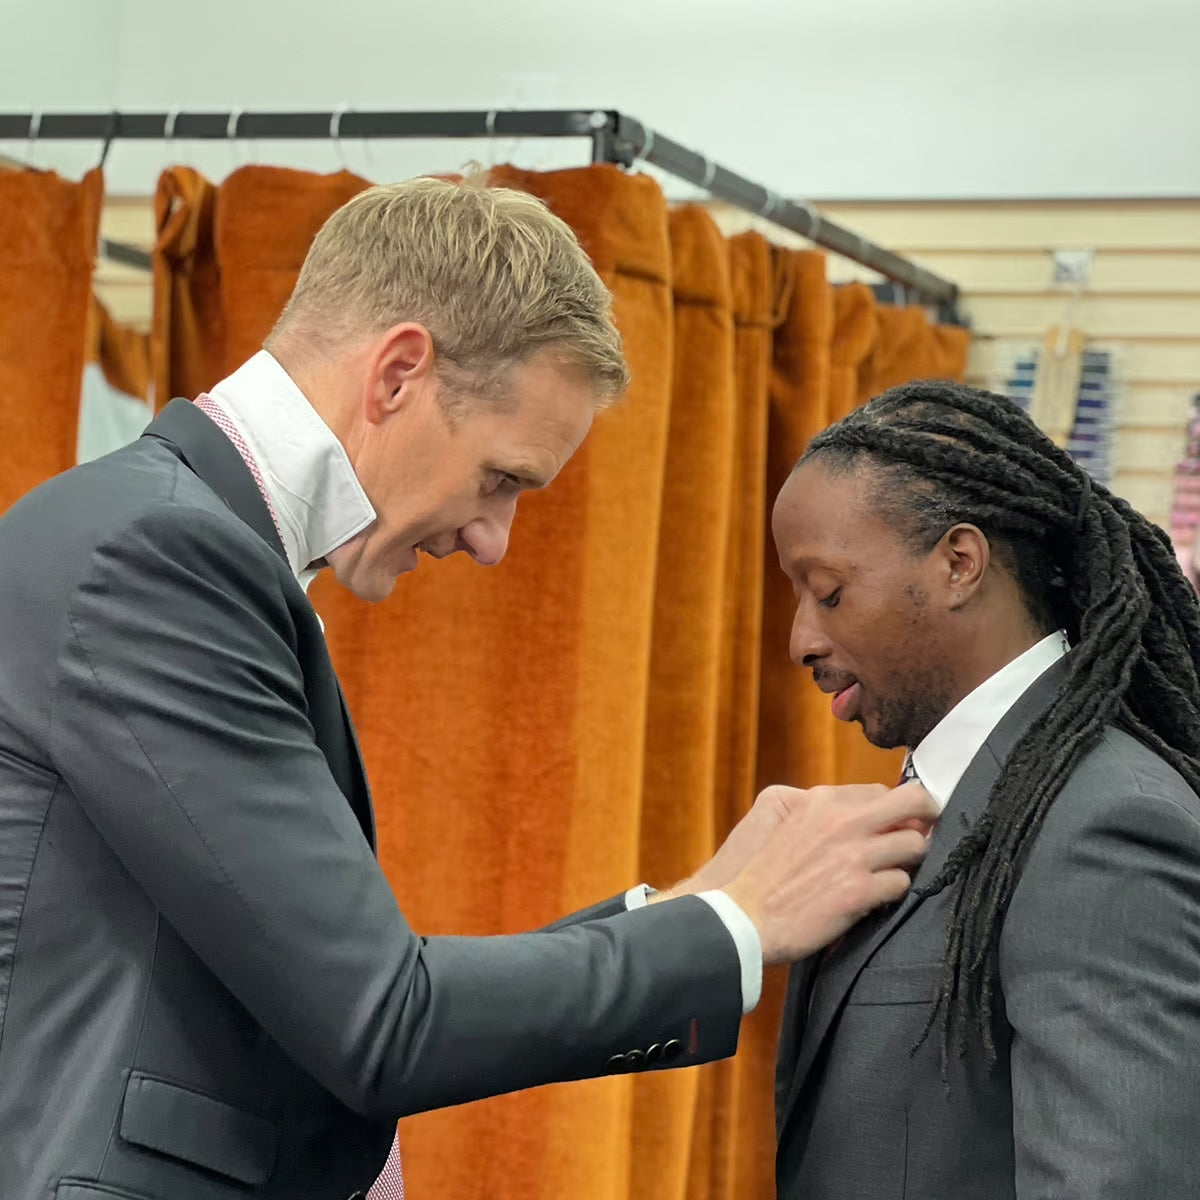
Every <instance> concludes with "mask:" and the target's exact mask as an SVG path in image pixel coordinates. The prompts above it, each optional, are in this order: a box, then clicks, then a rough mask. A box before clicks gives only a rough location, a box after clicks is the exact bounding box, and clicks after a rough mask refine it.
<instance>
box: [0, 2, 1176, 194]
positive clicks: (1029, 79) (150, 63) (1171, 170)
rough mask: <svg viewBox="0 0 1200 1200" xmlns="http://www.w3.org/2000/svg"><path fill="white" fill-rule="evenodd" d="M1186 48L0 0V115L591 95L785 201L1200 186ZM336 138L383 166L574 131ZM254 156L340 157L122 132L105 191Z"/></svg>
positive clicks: (1019, 10) (353, 153) (1046, 18)
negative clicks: (182, 168) (171, 171)
mask: <svg viewBox="0 0 1200 1200" xmlns="http://www.w3.org/2000/svg"><path fill="white" fill-rule="evenodd" d="M1198 52H1200V3H1197V0H1140V2H1139V3H1136V4H1134V3H1130V2H1129V0H992V2H990V3H988V2H986V0H971V2H965V3H964V2H963V0H821V2H820V3H816V2H814V0H604V2H603V3H588V4H584V3H580V2H579V0H557V2H555V0H443V2H441V3H438V2H430V0H422V2H421V3H415V2H413V0H337V2H334V0H207V2H206V3H205V4H203V5H195V4H184V3H181V2H179V0H174V2H171V0H0V65H2V67H3V69H2V70H0V110H5V111H14V110H26V109H29V108H40V109H55V108H57V109H66V108H93V109H108V108H112V107H120V108H123V109H129V110H134V109H163V108H167V107H170V106H172V105H175V106H179V107H183V108H212V109H227V108H230V107H241V108H246V109H252V108H254V109H266V108H281V109H296V108H309V109H313V108H319V109H324V108H332V107H335V106H337V105H339V104H349V105H352V106H354V107H357V108H373V107H374V108H393V109H394V108H484V109H486V108H492V107H505V106H510V105H511V106H519V105H525V106H546V107H574V106H588V107H590V106H596V105H598V106H602V107H612V108H620V109H623V110H625V111H627V112H629V113H631V114H632V115H634V116H637V117H639V118H641V119H643V120H644V121H646V122H647V123H649V124H651V125H653V126H656V127H658V128H660V129H661V130H662V132H664V133H666V134H668V135H669V136H671V137H674V138H676V139H677V140H679V141H681V142H683V143H685V144H687V145H691V146H694V147H695V148H697V149H700V150H703V151H704V152H706V153H708V154H709V155H710V156H711V157H713V158H715V159H717V160H719V161H721V162H723V163H724V164H725V165H728V166H730V167H732V168H733V169H735V170H738V171H741V172H742V173H744V174H746V175H749V176H750V177H752V178H756V179H759V180H761V181H762V182H764V183H767V184H769V185H770V186H772V187H773V188H775V189H776V190H779V191H782V192H786V193H788V194H792V195H799V196H804V195H807V196H812V197H816V198H835V197H836V198H862V199H870V198H902V197H908V198H938V197H955V198H973V197H989V198H1004V197H1023V196H1024V197H1054V196H1089V195H1090V196H1109V197H1117V196H1148V195H1154V196H1180V195H1189V194H1190V195H1197V194H1200V58H1198ZM0 151H4V152H7V153H10V154H16V155H18V156H23V154H24V146H23V145H22V144H20V143H17V144H13V143H8V144H0ZM96 153H97V148H96V147H95V146H87V145H70V146H68V145H66V144H58V145H57V146H54V145H51V144H45V145H43V146H41V147H39V148H38V151H37V156H36V157H37V161H38V162H40V163H41V164H43V165H56V166H60V167H61V168H62V169H64V170H67V171H69V172H77V171H79V170H81V169H83V168H84V167H86V166H87V165H89V164H90V163H92V162H94V161H95V158H96ZM343 153H344V155H345V157H346V159H347V161H348V163H349V165H350V166H351V167H352V168H353V169H356V170H359V171H361V172H362V173H364V174H367V175H369V176H371V177H373V178H379V179H381V178H385V177H397V176H402V175H407V174H412V173H414V172H417V171H423V170H436V169H443V168H447V167H454V166H457V165H459V164H461V163H462V162H463V161H464V160H465V159H466V158H468V157H470V156H472V155H475V156H478V157H481V158H488V157H492V156H494V157H498V158H515V159H516V160H517V161H519V162H522V163H525V164H527V165H552V164H555V163H560V164H564V165H565V164H567V163H578V162H581V161H585V155H586V147H585V146H584V145H583V144H582V143H580V144H576V145H573V146H571V145H562V144H560V145H558V146H549V145H547V144H546V143H527V144H525V145H522V146H517V147H515V148H514V147H513V146H512V145H511V144H508V143H505V144H502V145H499V146H497V147H494V148H490V149H489V148H488V147H486V146H484V145H482V144H480V143H458V144H449V145H447V144H445V143H441V144H425V145H415V146H414V145H413V144H403V143H394V144H390V145H389V144H379V143H376V144H374V145H373V147H372V150H371V153H370V157H368V155H367V152H366V151H364V149H363V147H362V145H361V144H359V145H354V144H347V145H346V146H345V147H344V150H343ZM251 158H256V159H257V160H258V161H263V162H279V163H292V164H295V165H298V166H306V167H309V168H312V169H317V170H333V169H336V168H337V166H338V165H339V156H338V154H337V152H336V150H335V148H334V147H333V146H331V145H299V144H288V143H274V144H271V145H263V146H259V147H257V148H254V149H250V148H248V147H243V148H240V149H239V148H233V147H229V146H224V145H221V146H217V147H213V146H197V145H195V144H191V145H179V146H177V147H164V146H160V145H138V144H132V143H119V144H117V145H116V146H114V148H113V150H112V152H111V154H110V158H109V170H108V178H109V186H110V190H112V191H114V192H132V193H139V192H140V193H145V192H146V191H148V190H149V189H150V188H151V187H152V185H153V181H154V178H155V176H156V174H157V171H158V170H159V168H160V167H161V166H163V165H165V163H166V162H168V161H172V160H179V159H186V160H187V161H190V162H193V163H195V164H196V165H197V166H199V167H201V168H202V169H204V170H206V171H207V172H208V173H209V174H210V175H213V176H215V177H220V176H223V175H224V174H225V173H227V172H228V171H229V170H230V169H231V168H232V167H233V166H235V165H237V164H238V163H239V162H240V161H248V160H250V159H251Z"/></svg>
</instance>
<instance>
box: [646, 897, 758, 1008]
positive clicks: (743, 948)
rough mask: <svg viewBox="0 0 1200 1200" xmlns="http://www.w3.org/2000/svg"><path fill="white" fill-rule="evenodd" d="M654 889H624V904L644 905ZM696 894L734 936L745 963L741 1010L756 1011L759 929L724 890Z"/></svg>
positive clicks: (743, 967) (738, 953) (741, 960)
mask: <svg viewBox="0 0 1200 1200" xmlns="http://www.w3.org/2000/svg"><path fill="white" fill-rule="evenodd" d="M653 891H654V889H653V888H652V887H650V886H649V885H648V884H645V883H639V884H638V885H637V887H631V888H630V889H629V891H627V892H626V893H625V907H626V908H627V909H629V911H630V912H632V911H633V910H634V909H635V908H645V907H646V904H647V903H648V902H649V897H650V895H651V893H652V892H653ZM696 897H697V899H699V900H703V901H704V902H705V904H707V905H708V906H709V908H711V909H712V910H713V912H715V913H716V914H717V916H718V917H720V918H721V922H722V924H723V925H724V926H725V928H726V929H728V930H729V936H730V937H731V938H733V944H734V946H735V948H736V949H737V955H738V961H739V962H740V963H741V965H742V1013H743V1015H744V1014H746V1013H748V1012H753V1011H754V1010H755V1009H756V1008H757V1007H758V1002H759V1000H760V999H761V998H762V976H763V954H762V939H761V938H760V937H759V936H758V929H757V928H756V926H755V924H754V922H753V921H752V920H750V918H749V917H748V916H746V914H745V913H744V912H743V911H742V906H741V905H740V904H738V902H737V901H736V900H733V899H731V898H730V897H729V896H728V895H726V894H725V893H724V892H720V891H711V892H697V893H696Z"/></svg>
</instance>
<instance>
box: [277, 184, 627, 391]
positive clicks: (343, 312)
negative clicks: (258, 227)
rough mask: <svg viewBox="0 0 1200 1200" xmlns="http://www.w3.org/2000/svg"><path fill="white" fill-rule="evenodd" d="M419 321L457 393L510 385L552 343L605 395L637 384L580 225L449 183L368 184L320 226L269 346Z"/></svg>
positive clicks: (339, 338)
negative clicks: (518, 367) (509, 373)
mask: <svg viewBox="0 0 1200 1200" xmlns="http://www.w3.org/2000/svg"><path fill="white" fill-rule="evenodd" d="M405 321H412V322H416V323H419V324H421V325H424V326H425V328H426V329H428V330H429V333H430V335H431V336H432V338H433V344H434V349H435V352H436V355H437V369H438V370H439V372H440V373H441V374H442V375H443V376H445V377H446V380H447V385H448V387H449V389H450V391H451V393H457V394H459V395H461V394H463V393H487V392H496V391H499V390H501V389H502V388H503V385H504V377H505V373H506V370H507V368H508V367H509V366H511V365H512V364H514V363H520V362H524V361H526V360H528V359H529V358H531V357H532V356H533V355H534V354H536V353H537V352H538V351H539V350H542V349H543V348H548V349H550V350H551V351H552V352H553V353H554V354H555V355H556V356H557V357H559V359H560V360H561V361H563V362H564V363H566V364H570V365H574V366H576V367H578V368H580V369H582V370H583V371H584V372H585V373H586V375H587V377H588V378H589V379H590V380H591V382H592V384H593V386H594V387H595V389H596V398H597V402H598V403H600V404H604V403H607V402H609V401H611V400H614V399H616V398H617V397H618V396H619V395H620V394H621V393H622V392H623V391H624V390H625V389H626V387H627V386H628V384H629V370H628V367H627V366H626V364H625V358H624V355H623V354H622V350H621V338H620V335H619V334H618V333H617V329H616V325H615V324H614V323H613V317H612V296H611V295H610V293H609V291H608V289H607V288H606V287H605V286H604V283H603V282H602V281H601V279H600V276H599V275H597V274H596V271H595V268H594V267H593V266H592V264H591V263H590V262H589V261H588V258H587V255H586V254H585V253H584V251H583V249H582V247H581V246H580V245H579V241H578V239H577V238H576V237H575V234H574V233H573V232H572V231H571V229H570V227H569V226H568V225H567V224H566V223H565V222H563V221H561V220H560V219H559V218H558V217H556V216H555V215H554V214H553V213H551V212H550V210H549V209H548V208H547V207H546V206H545V205H544V204H543V203H542V202H541V201H540V200H538V199H536V198H535V197H533V196H530V195H527V194H526V193H524V192H517V191H512V190H510V189H506V188H484V187H479V186H475V185H474V184H455V183H449V182H446V181H445V180H439V179H413V180H409V181H407V182H405V183H393V184H386V185H383V186H380V187H373V188H369V189H367V190H366V191H364V192H361V193H360V194H359V195H357V196H355V197H354V199H353V200H351V201H350V202H349V203H348V204H345V205H343V206H342V207H341V208H339V209H338V210H337V212H335V213H334V214H333V215H332V216H331V217H330V218H329V220H327V221H326V222H325V224H324V226H323V227H322V228H321V230H320V232H319V233H318V234H317V236H316V238H315V239H314V241H313V244H312V246H311V248H310V249H309V252H308V256H307V257H306V258H305V260H304V266H303V267H302V268H301V270H300V277H299V279H298V280H297V283H296V287H295V290H294V291H293V292H292V296H291V299H290V300H289V301H288V304H287V307H286V308H285V309H284V311H283V315H282V316H281V317H280V318H279V321H278V323H277V324H276V326H275V329H274V330H273V331H272V333H271V337H270V338H269V339H268V340H267V346H268V348H271V346H272V343H273V342H275V341H278V340H279V339H284V340H286V342H287V343H288V345H289V346H292V347H295V348H297V349H299V350H301V351H302V352H307V351H316V352H318V353H321V352H325V351H328V350H331V349H334V348H336V347H337V346H338V345H340V344H344V343H345V342H346V341H348V340H350V339H353V338H357V337H361V336H363V335H370V334H373V333H382V332H383V331H384V330H386V329H390V328H391V327H392V326H393V325H397V324H399V323H401V322H405Z"/></svg>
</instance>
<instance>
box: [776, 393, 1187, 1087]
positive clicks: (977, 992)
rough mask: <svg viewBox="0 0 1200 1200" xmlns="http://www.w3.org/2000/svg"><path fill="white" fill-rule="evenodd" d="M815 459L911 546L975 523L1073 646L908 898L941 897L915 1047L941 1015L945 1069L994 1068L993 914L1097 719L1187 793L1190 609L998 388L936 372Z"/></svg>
mask: <svg viewBox="0 0 1200 1200" xmlns="http://www.w3.org/2000/svg"><path fill="white" fill-rule="evenodd" d="M811 459H820V460H822V461H823V462H825V463H827V464H828V465H829V466H830V467H832V468H833V469H834V470H857V469H858V467H859V466H867V467H868V468H869V470H870V471H871V472H872V475H871V476H870V477H869V478H870V480H871V485H872V499H873V501H874V503H875V508H876V511H877V512H878V513H879V515H880V516H881V517H882V518H883V519H884V520H886V521H887V522H888V523H889V524H891V525H893V526H894V527H895V528H896V529H897V530H898V531H899V532H900V533H901V535H902V536H903V537H904V539H905V542H906V544H907V545H908V546H909V547H910V549H912V550H913V551H914V552H926V553H927V552H928V551H930V550H932V549H933V547H934V546H935V545H936V544H937V543H938V541H939V540H940V539H941V537H942V536H943V534H945V533H946V531H947V530H948V529H950V528H952V527H953V526H954V525H957V524H959V523H961V522H965V523H968V524H971V525H975V526H977V527H978V528H979V529H980V530H981V531H982V532H983V534H984V535H985V536H986V537H987V539H988V542H989V544H990V545H991V547H992V551H993V554H994V556H995V557H996V558H997V559H998V560H999V561H1000V563H1001V564H1002V565H1003V566H1004V567H1005V568H1006V569H1007V570H1008V571H1009V573H1010V574H1011V575H1012V576H1013V577H1014V578H1015V580H1016V581H1017V584H1018V586H1019V588H1020V591H1021V594H1022V596H1023V598H1024V601H1025V604H1026V606H1027V608H1028V610H1029V614H1030V616H1031V617H1032V619H1033V620H1034V622H1035V623H1036V624H1037V625H1038V626H1039V628H1041V629H1043V630H1044V631H1046V632H1052V631H1053V630H1054V629H1055V628H1062V629H1064V630H1065V631H1066V633H1067V636H1068V638H1069V639H1070V641H1071V644H1072V652H1071V654H1070V655H1069V656H1068V658H1067V660H1066V676H1065V679H1064V682H1063V683H1062V685H1061V687H1060V689H1059V691H1058V693H1057V695H1056V696H1055V698H1054V700H1053V701H1052V703H1051V705H1050V707H1049V708H1048V709H1047V710H1046V712H1045V713H1044V715H1043V717H1042V719H1040V720H1039V721H1037V722H1036V723H1034V725H1033V726H1032V727H1031V728H1030V729H1029V730H1028V731H1027V732H1026V733H1025V734H1024V736H1023V737H1022V738H1021V739H1020V741H1019V742H1018V743H1017V744H1016V746H1015V747H1014V749H1013V752H1012V754H1011V755H1010V757H1009V759H1008V761H1007V763H1006V764H1005V765H1004V767H1003V769H1002V770H1001V772H1000V775H999V777H998V778H997V780H996V783H995V785H994V787H993V788H992V792H991V795H990V797H989V799H988V803H987V806H986V808H985V809H984V812H983V814H982V815H981V817H980V818H979V820H978V821H977V822H976V823H975V825H974V826H973V827H972V828H971V829H969V830H968V831H967V833H966V834H965V836H964V837H963V838H962V840H961V841H960V842H959V843H958V844H957V846H956V847H955V848H954V849H953V850H952V851H951V852H950V854H949V855H948V857H947V859H946V863H945V866H944V867H943V869H942V871H941V872H940V874H939V875H938V876H937V877H936V878H935V879H934V880H932V881H931V882H930V883H929V884H928V885H927V886H925V887H924V888H922V889H921V891H920V893H919V894H920V895H921V896H923V897H926V896H933V895H936V894H938V893H940V892H942V891H945V890H946V889H948V888H953V889H954V892H953V895H952V899H951V904H950V913H949V916H948V918H947V930H946V952H945V956H944V958H943V961H942V974H941V981H940V983H939V986H938V992H937V997H936V1001H935V1004H934V1007H933V1009H932V1011H931V1013H930V1016H929V1021H928V1023H927V1024H926V1027H925V1030H924V1032H923V1034H922V1035H921V1041H924V1040H925V1038H926V1037H927V1036H928V1034H929V1032H930V1030H931V1029H932V1028H933V1025H934V1023H935V1022H936V1020H937V1018H938V1016H939V1014H940V1015H941V1018H942V1048H941V1057H942V1069H943V1077H944V1078H945V1075H944V1072H945V1070H946V1065H947V1062H948V1059H949V1057H950V1053H951V1050H952V1049H953V1050H954V1051H956V1052H957V1053H958V1055H960V1056H962V1055H965V1053H966V1051H967V1047H968V1039H969V1035H971V1034H974V1035H975V1036H977V1037H979V1038H981V1039H982V1043H983V1051H984V1053H983V1058H984V1064H985V1067H986V1069H988V1070H990V1069H991V1068H992V1067H993V1066H994V1065H995V1063H996V1058H997V1054H996V1042H995V1034H994V1023H995V1013H994V1000H995V996H996V992H997V983H998V980H997V972H998V944H999V937H1000V931H1001V926H1002V923H1003V919H1004V915H1005V913H1006V912H1007V910H1008V905H1009V901H1010V899H1011V897H1012V894H1013V889H1014V888H1015V886H1016V883H1017V881H1018V878H1019V876H1020V871H1021V866H1022V864H1023V861H1024V857H1025V855H1026V853H1027V851H1028V849H1029V847H1030V846H1031V844H1032V842H1033V840H1034V838H1035V837H1037V834H1038V830H1039V829H1040V828H1041V826H1042V822H1043V821H1044V820H1045V817H1046V813H1047V811H1048V810H1049V808H1050V805H1051V804H1053V802H1054V799H1055V797H1056V796H1057V795H1058V794H1059V792H1060V791H1061V790H1062V788H1063V786H1064V784H1065V783H1066V782H1067V779H1068V778H1069V776H1070V774H1071V772H1072V770H1074V768H1075V766H1076V765H1077V764H1078V763H1079V762H1080V760H1081V759H1082V758H1083V757H1084V755H1085V754H1086V753H1087V752H1088V750H1089V749H1090V748H1091V747H1092V746H1094V745H1095V744H1096V742H1097V741H1098V740H1099V739H1100V737H1101V736H1102V734H1103V731H1104V728H1105V726H1106V725H1108V724H1116V725H1119V726H1120V727H1122V728H1124V729H1125V730H1126V731H1127V732H1129V733H1130V734H1131V735H1133V736H1134V737H1136V738H1138V739H1140V740H1141V741H1142V742H1143V743H1144V744H1145V745H1146V746H1148V747H1149V748H1150V749H1151V750H1153V751H1154V752H1155V753H1157V754H1158V755H1160V756H1161V757H1162V758H1163V759H1165V760H1166V761H1167V762H1168V763H1169V764H1170V765H1171V766H1172V767H1174V768H1175V770H1177V771H1178V772H1179V774H1180V775H1182V776H1183V778H1184V779H1185V780H1187V782H1188V784H1189V786H1190V787H1192V788H1193V789H1194V790H1196V791H1198V792H1200V763H1197V760H1196V756H1197V755H1198V754H1200V680H1198V674H1200V607H1198V605H1197V600H1196V595H1195V592H1194V591H1193V589H1192V587H1191V585H1190V584H1189V583H1188V581H1187V579H1186V578H1185V577H1184V575H1183V572H1182V571H1181V570H1180V568H1179V565H1178V563H1177V561H1176V558H1175V554H1174V551H1173V549H1172V546H1171V542H1170V539H1169V538H1168V537H1167V535H1166V534H1165V533H1164V532H1163V531H1162V530H1160V529H1158V528H1157V527H1156V526H1154V525H1152V524H1151V523H1150V522H1149V521H1147V520H1146V519H1145V518H1144V517H1142V516H1140V515H1139V514H1138V513H1136V512H1134V510H1133V509H1132V508H1131V507H1130V506H1129V505H1128V504H1127V503H1126V502H1125V501H1124V500H1121V499H1119V498H1118V497H1116V496H1114V495H1112V493H1111V492H1109V491H1108V489H1107V488H1105V487H1103V486H1101V485H1100V484H1097V483H1093V482H1092V481H1091V479H1090V477H1089V476H1088V474H1087V473H1086V472H1085V471H1084V470H1083V469H1081V468H1080V467H1079V466H1078V465H1077V464H1076V463H1074V462H1073V461H1072V460H1071V458H1070V457H1069V456H1068V455H1067V454H1066V453H1065V452H1064V451H1063V450H1062V449H1060V448H1059V447H1058V446H1056V445H1055V444H1054V442H1052V441H1051V440H1050V439H1049V438H1048V437H1046V436H1045V434H1043V433H1042V432H1041V431H1040V430H1039V429H1038V428H1037V426H1036V425H1035V424H1034V423H1033V422H1032V421H1031V420H1030V419H1029V418H1028V417H1027V416H1026V415H1025V414H1024V413H1023V412H1022V411H1021V409H1019V408H1018V407H1017V405H1016V404H1014V403H1013V402H1012V401H1011V400H1008V399H1006V398H1005V397H1003V396H998V395H994V394H992V393H990V392H984V391H979V390H976V389H973V388H968V387H965V386H963V385H961V384H956V383H944V382H936V381H933V382H920V383H911V384H906V385H904V386H902V387H896V388H892V389H891V390H890V391H887V392H884V393H883V394H882V395H881V396H879V397H877V398H876V399H874V400H872V401H871V402H870V403H869V404H867V405H865V406H864V407H863V408H860V409H858V410H857V411H855V412H854V413H852V414H851V415H850V416H848V417H847V418H846V419H845V420H843V421H841V422H840V423H838V424H837V425H834V426H832V427H830V428H829V429H827V430H825V431H824V432H823V433H821V434H819V435H818V436H817V437H815V438H814V439H813V440H812V442H811V443H810V444H809V447H808V450H807V452H806V453H805V455H804V457H803V458H802V459H801V460H800V463H801V464H802V463H804V462H807V461H809V460H811ZM797 465H798V466H799V465H800V464H797ZM918 1045H920V1043H918ZM914 1050H915V1047H914Z"/></svg>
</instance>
